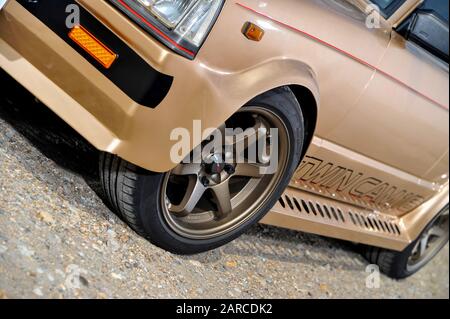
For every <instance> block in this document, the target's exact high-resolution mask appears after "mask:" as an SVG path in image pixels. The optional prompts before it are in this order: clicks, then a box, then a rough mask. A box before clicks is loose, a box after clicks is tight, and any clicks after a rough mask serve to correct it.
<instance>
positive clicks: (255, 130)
mask: <svg viewBox="0 0 450 319" xmlns="http://www.w3.org/2000/svg"><path fill="white" fill-rule="evenodd" d="M263 130H265V132H267V127H266V126H265V125H264V123H263V122H262V121H261V120H259V119H257V120H256V123H255V125H254V126H253V127H250V128H248V129H246V130H245V131H244V132H243V133H241V134H238V135H236V136H235V140H234V145H237V144H240V143H245V144H244V145H246V147H247V148H248V147H250V145H253V143H257V141H258V137H259V136H258V135H259V134H260V132H263ZM250 141H252V144H249V143H250Z"/></svg>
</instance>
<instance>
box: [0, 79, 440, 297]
mask: <svg viewBox="0 0 450 319" xmlns="http://www.w3.org/2000/svg"><path fill="white" fill-rule="evenodd" d="M0 79H1V80H2V83H6V84H2V96H1V97H0V132H1V133H0V298H174V297H175V298H228V297H229V298H355V297H357V298H448V297H449V253H448V246H447V247H446V249H444V250H443V251H442V252H441V253H440V254H439V255H438V256H437V257H436V258H435V259H434V260H433V261H432V262H431V263H430V264H429V265H428V266H427V267H426V268H425V269H423V270H422V271H421V272H419V273H418V274H416V275H415V276H413V277H412V278H409V279H406V280H403V281H394V280H391V279H389V278H387V277H385V276H381V286H380V288H378V289H369V288H366V277H367V273H366V272H365V269H366V267H367V262H366V261H365V260H364V259H363V258H362V257H361V256H360V255H359V254H358V252H357V247H356V246H353V245H351V244H349V243H346V242H341V241H337V240H333V239H328V238H324V237H319V236H315V235H310V234H303V233H298V232H293V231H288V230H284V229H280V228H275V227H267V226H261V225H257V226H255V227H253V228H252V229H251V230H250V231H249V232H248V233H247V234H245V235H243V236H242V237H241V238H239V239H237V240H235V241H234V242H232V243H230V244H228V245H226V246H224V247H222V248H220V249H216V250H214V251H211V252H208V253H204V254H200V255H196V256H189V257H182V256H176V255H172V254H170V253H167V252H165V251H163V250H161V249H159V248H157V247H155V246H153V245H151V244H150V243H149V242H147V241H146V240H144V239H142V238H140V237H139V236H137V235H136V234H135V233H134V232H133V231H132V230H130V228H128V227H127V226H126V225H125V224H124V223H123V222H122V221H121V220H120V219H119V218H118V217H117V216H116V215H114V214H113V213H112V212H111V211H110V210H109V209H108V208H107V207H106V206H105V204H104V203H103V202H102V200H101V199H100V198H101V192H100V191H99V185H98V178H97V157H98V154H97V152H96V151H95V150H94V149H92V148H91V147H90V146H89V145H88V144H87V143H86V142H85V141H84V140H83V139H82V138H81V137H79V136H78V135H77V134H76V133H75V132H73V130H71V129H70V128H69V127H67V126H66V125H65V124H64V123H62V122H61V120H59V119H58V118H57V117H56V116H55V115H53V114H52V113H51V112H50V111H48V109H47V108H45V107H44V106H43V105H41V104H40V103H39V102H37V101H35V100H34V98H33V97H32V96H30V95H29V94H27V93H26V91H24V90H23V89H22V88H20V87H19V86H18V85H17V84H16V83H14V82H13V81H11V79H9V78H7V77H5V75H4V74H1V73H0Z"/></svg>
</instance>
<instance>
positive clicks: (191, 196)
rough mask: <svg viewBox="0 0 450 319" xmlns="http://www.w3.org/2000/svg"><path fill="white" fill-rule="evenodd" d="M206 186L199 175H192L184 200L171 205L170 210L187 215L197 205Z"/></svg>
mask: <svg viewBox="0 0 450 319" xmlns="http://www.w3.org/2000/svg"><path fill="white" fill-rule="evenodd" d="M205 190H206V188H205V186H203V185H202V184H201V183H200V182H199V181H198V178H197V177H193V176H192V177H191V178H190V179H189V185H188V187H187V190H186V194H185V195H184V198H183V200H182V201H181V203H180V204H179V205H171V206H170V208H169V210H170V211H171V212H173V213H176V214H180V215H182V216H186V215H188V214H190V213H192V211H193V210H194V208H195V206H196V205H197V203H198V202H199V200H200V199H201V198H202V196H203V194H204V193H205Z"/></svg>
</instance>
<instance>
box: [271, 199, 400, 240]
mask: <svg viewBox="0 0 450 319" xmlns="http://www.w3.org/2000/svg"><path fill="white" fill-rule="evenodd" d="M279 203H280V205H281V207H283V208H284V209H290V210H291V211H294V212H295V213H297V214H306V215H308V216H309V217H310V218H314V219H322V220H325V221H331V222H333V223H341V224H345V223H350V225H353V226H355V227H357V228H361V229H364V230H366V231H371V232H379V233H384V234H388V235H394V236H399V235H402V233H401V231H400V227H399V226H398V225H397V224H396V223H395V222H393V221H389V220H384V219H382V218H378V217H377V216H376V215H375V214H371V213H367V212H364V210H361V211H358V208H355V209H352V210H349V209H341V208H340V207H338V206H339V204H336V205H333V206H331V205H329V204H328V205H326V204H324V203H320V202H319V201H312V200H307V199H302V198H296V197H294V196H291V195H286V194H283V196H282V197H281V198H280V199H279ZM347 225H349V224H347Z"/></svg>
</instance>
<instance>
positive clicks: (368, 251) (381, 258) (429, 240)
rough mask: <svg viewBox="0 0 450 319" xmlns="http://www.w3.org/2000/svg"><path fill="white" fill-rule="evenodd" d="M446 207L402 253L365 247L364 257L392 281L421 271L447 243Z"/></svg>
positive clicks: (447, 209) (447, 210)
mask: <svg viewBox="0 0 450 319" xmlns="http://www.w3.org/2000/svg"><path fill="white" fill-rule="evenodd" d="M448 212H449V208H448V205H447V206H446V207H444V208H443V209H442V210H441V211H440V212H439V214H438V215H436V217H435V218H434V219H433V220H432V221H431V222H430V223H429V224H428V225H427V227H425V229H424V230H423V232H422V233H421V234H420V236H419V237H418V238H417V239H416V240H414V241H413V242H412V243H411V244H409V245H408V247H406V248H405V249H404V250H403V251H401V252H397V251H392V250H387V249H383V248H377V247H370V246H368V247H366V248H365V257H366V259H367V260H368V261H369V262H370V263H372V264H377V265H378V266H379V267H380V270H381V272H383V273H384V274H386V275H387V276H389V277H391V278H394V279H403V278H406V277H409V276H411V275H413V274H414V273H416V272H417V271H419V270H420V269H422V268H423V267H424V266H425V265H426V264H427V263H428V262H429V261H430V260H431V259H433V257H434V256H436V255H437V253H439V251H440V250H441V249H442V248H443V247H444V246H445V245H446V244H447V243H448V238H449V228H448V227H449V224H448Z"/></svg>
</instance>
